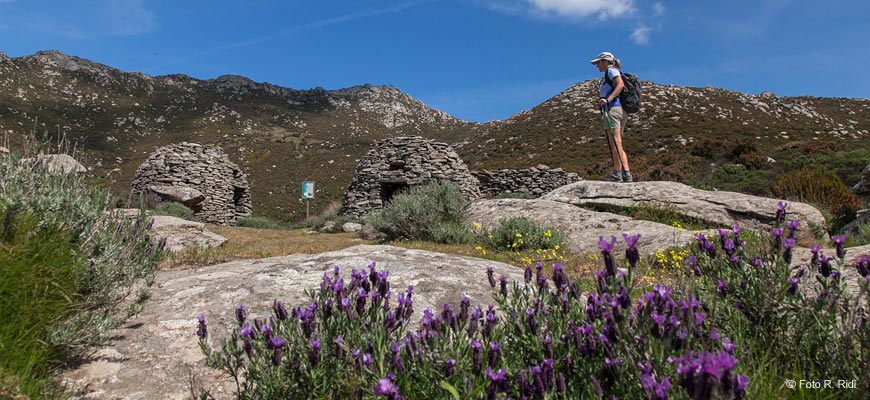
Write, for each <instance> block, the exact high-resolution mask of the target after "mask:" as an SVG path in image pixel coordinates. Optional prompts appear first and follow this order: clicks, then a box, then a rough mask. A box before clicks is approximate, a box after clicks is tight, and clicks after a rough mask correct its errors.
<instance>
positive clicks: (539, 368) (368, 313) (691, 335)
mask: <svg viewBox="0 0 870 400" xmlns="http://www.w3.org/2000/svg"><path fill="white" fill-rule="evenodd" d="M626 240H627V242H629V245H628V248H629V250H628V252H627V256H628V259H629V264H630V268H629V272H628V274H623V273H621V272H618V269H617V265H616V264H615V258H614V257H615V254H613V246H614V244H615V242H616V238H615V237H614V238H612V240H610V241H605V240H603V239H602V240H601V246H602V258H603V259H604V260H605V262H604V264H605V267H604V269H603V270H602V271H600V272H599V273H598V275H597V282H598V286H597V289H596V290H595V291H594V292H593V293H591V294H590V295H589V296H588V298H586V296H583V295H582V294H581V293H580V290H579V288H578V285H577V284H576V282H573V281H569V280H568V279H567V277H566V276H565V273H564V271H563V269H562V267H561V265H558V264H556V265H554V266H553V271H554V272H553V275H552V282H551V281H550V279H548V278H547V276H545V275H544V274H543V273H542V266H541V265H538V266H536V267H535V268H534V269H535V271H533V270H532V267H527V268H526V272H525V279H524V283H516V282H508V281H507V279H506V278H505V277H500V278H496V277H495V276H494V274H493V271H492V270H491V269H489V270H488V271H487V279H488V280H489V282H490V285H492V287H493V288H494V289H495V290H496V293H494V294H493V297H494V298H495V301H496V302H497V304H498V307H494V306H488V307H487V306H485V305H472V304H471V301H470V300H469V299H468V298H465V299H463V300H462V301H461V302H460V303H459V304H444V305H443V307H441V309H440V310H429V309H426V310H423V317H422V320H421V322H420V323H419V327H418V328H417V329H416V330H411V329H410V320H411V318H412V315H413V313H414V300H413V299H414V296H413V288H408V290H406V291H401V292H398V293H395V296H390V294H391V293H392V292H391V290H390V284H389V282H388V277H389V272H388V271H385V270H384V271H377V270H376V268H375V265H374V264H372V265H370V266H369V270H368V271H365V270H363V271H356V270H354V271H352V273H351V276H350V277H343V276H342V275H341V273H340V270H339V268H338V267H336V268H335V270H334V272H333V273H326V274H325V275H324V278H323V281H322V283H321V285H320V289H319V290H317V291H314V292H311V293H310V297H311V300H310V303H308V304H307V305H305V304H303V305H300V306H298V307H294V308H292V311H288V309H287V308H286V307H285V306H284V305H283V304H282V303H281V302H280V301H278V300H276V301H275V302H274V303H273V315H272V316H270V317H268V318H266V317H259V318H251V317H249V316H247V315H246V312H245V309H244V306H238V307H237V308H236V311H235V312H236V316H237V320H238V324H239V328H238V329H235V330H233V331H232V333H231V334H230V335H229V337H228V338H226V339H224V340H222V341H220V343H216V345H215V347H212V345H211V344H210V343H209V339H208V327H207V323H206V320H205V317H204V316H200V318H199V324H200V327H199V329H198V334H199V336H200V346H201V348H202V351H203V352H204V354H205V355H206V359H207V363H208V365H209V366H211V367H213V368H217V369H220V370H221V371H223V372H224V373H226V374H228V375H229V376H231V377H233V379H234V380H235V382H236V385H237V386H236V391H237V393H236V394H237V396H238V398H242V399H254V398H263V399H278V398H337V397H350V398H372V397H374V398H387V399H399V398H408V399H430V398H454V399H459V398H487V399H495V398H507V397H511V398H611V396H615V397H619V398H633V399H641V398H650V399H665V398H668V396H669V395H670V396H674V397H675V398H692V399H710V398H717V399H737V398H741V397H743V395H744V393H745V391H746V389H747V386H748V384H749V381H748V380H747V378H746V376H745V375H742V374H740V367H738V363H739V361H738V359H737V358H736V356H735V354H736V352H737V351H739V347H738V346H737V344H736V343H735V342H734V341H732V340H731V339H730V338H728V337H724V336H720V335H719V333H717V331H716V328H715V327H714V326H712V325H711V324H710V323H708V322H705V320H707V319H708V316H707V314H706V313H705V311H704V304H703V303H701V302H699V301H698V300H697V299H696V297H694V296H692V295H689V296H679V295H678V294H677V293H676V292H674V291H673V289H672V288H670V287H668V286H665V285H657V286H656V287H655V288H654V291H652V292H649V293H644V294H642V295H639V294H636V293H632V292H633V290H632V287H633V285H632V284H631V282H632V280H633V277H632V272H631V271H632V270H633V268H634V264H635V263H636V262H637V260H638V256H637V253H636V249H635V248H634V243H635V242H636V240H637V236H634V237H627V239H626ZM345 278H347V279H348V280H347V281H345ZM632 295H634V297H635V298H637V299H638V301H637V302H635V301H634V300H633V297H632ZM390 297H393V298H395V299H396V303H394V304H396V306H395V307H392V306H391V305H390V303H391V302H388V301H387V299H388V298H390ZM200 395H201V396H200V397H201V398H208V397H209V396H210V393H208V392H206V391H202V392H201V393H200Z"/></svg>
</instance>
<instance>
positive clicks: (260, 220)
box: [238, 216, 288, 230]
mask: <svg viewBox="0 0 870 400" xmlns="http://www.w3.org/2000/svg"><path fill="white" fill-rule="evenodd" d="M238 224H239V226H241V227H244V228H256V229H274V230H283V229H287V228H288V226H287V225H286V224H284V223H283V222H279V221H275V220H273V219H271V218H269V217H261V216H251V217H241V218H239V219H238Z"/></svg>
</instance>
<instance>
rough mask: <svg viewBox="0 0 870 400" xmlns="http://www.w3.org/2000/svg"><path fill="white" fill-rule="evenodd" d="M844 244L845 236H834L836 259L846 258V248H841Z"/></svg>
mask: <svg viewBox="0 0 870 400" xmlns="http://www.w3.org/2000/svg"><path fill="white" fill-rule="evenodd" d="M845 242H846V235H842V236H834V244H836V245H837V257H838V258H839V259H841V260H842V259H843V258H844V257H846V248H845V247H843V244H844V243H845Z"/></svg>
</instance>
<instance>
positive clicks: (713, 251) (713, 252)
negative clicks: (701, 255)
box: [702, 241, 716, 258]
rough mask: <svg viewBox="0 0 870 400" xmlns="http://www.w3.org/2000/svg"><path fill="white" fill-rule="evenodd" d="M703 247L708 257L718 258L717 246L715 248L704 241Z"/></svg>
mask: <svg viewBox="0 0 870 400" xmlns="http://www.w3.org/2000/svg"><path fill="white" fill-rule="evenodd" d="M702 247H703V248H704V251H705V252H707V257H710V258H716V246H713V243H710V242H708V241H704V243H703V244H702Z"/></svg>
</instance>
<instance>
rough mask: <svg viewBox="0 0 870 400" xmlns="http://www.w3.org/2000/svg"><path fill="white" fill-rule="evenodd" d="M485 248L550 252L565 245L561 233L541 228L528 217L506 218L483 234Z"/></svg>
mask: <svg viewBox="0 0 870 400" xmlns="http://www.w3.org/2000/svg"><path fill="white" fill-rule="evenodd" d="M480 240H481V241H482V243H484V247H487V248H490V249H493V250H508V251H523V250H538V249H540V250H548V249H552V248H554V247H555V246H562V245H564V244H565V242H566V239H565V235H564V234H562V232H561V231H559V230H557V229H554V228H551V227H546V226H541V225H539V224H537V223H536V222H534V221H532V220H530V219H528V218H526V217H513V218H506V219H503V220H501V221H499V224H498V225H496V227H495V228H493V229H492V230H490V231H484V232H481V235H480Z"/></svg>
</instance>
